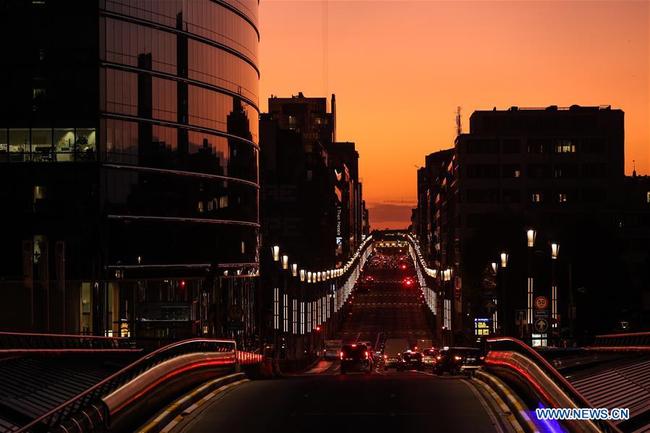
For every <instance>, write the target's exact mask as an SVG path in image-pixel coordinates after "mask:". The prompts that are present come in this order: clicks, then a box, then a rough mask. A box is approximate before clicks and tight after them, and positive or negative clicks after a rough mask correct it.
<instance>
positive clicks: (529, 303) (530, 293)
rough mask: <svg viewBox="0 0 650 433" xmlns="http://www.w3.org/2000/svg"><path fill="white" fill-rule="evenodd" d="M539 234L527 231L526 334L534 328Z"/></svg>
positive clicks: (532, 230)
mask: <svg viewBox="0 0 650 433" xmlns="http://www.w3.org/2000/svg"><path fill="white" fill-rule="evenodd" d="M536 237H537V232H536V231H535V230H534V229H528V230H527V231H526V240H527V245H528V280H527V287H526V332H527V333H530V332H531V329H532V326H533V297H534V290H535V287H534V280H533V250H534V247H535V238H536Z"/></svg>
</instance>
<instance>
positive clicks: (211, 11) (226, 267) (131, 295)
mask: <svg viewBox="0 0 650 433" xmlns="http://www.w3.org/2000/svg"><path fill="white" fill-rule="evenodd" d="M257 9H258V2H257V0H220V1H210V0H193V1H183V0H166V1H160V2H151V1H145V0H106V1H104V0H102V1H88V2H53V1H39V2H36V1H32V2H4V3H3V5H2V6H0V16H1V18H0V28H2V30H1V31H2V32H3V35H2V37H1V38H0V40H1V41H2V42H0V43H1V44H2V46H1V48H2V52H3V64H2V67H1V68H0V86H1V88H0V93H1V94H2V95H3V104H1V106H0V161H1V165H2V167H1V169H0V185H1V186H0V196H1V198H2V202H3V212H2V217H1V218H2V222H3V226H4V227H5V230H4V231H3V233H4V234H3V242H2V246H1V247H0V259H1V260H0V275H2V279H3V281H0V285H1V286H2V290H0V292H1V294H0V297H1V299H2V302H0V305H2V307H0V308H2V313H1V314H0V317H1V318H0V321H1V323H2V327H3V328H4V329H32V330H45V331H66V332H86V333H93V334H105V335H127V334H128V335H131V336H136V337H157V338H180V337H186V336H190V335H219V336H230V337H236V338H238V339H239V340H240V341H246V340H250V339H252V335H253V334H254V333H255V327H256V326H257V323H256V322H257V314H256V312H255V311H254V299H255V295H256V280H257V279H256V276H255V275H256V274H257V269H258V256H259V252H258V249H259V248H258V238H259V217H258V190H259V182H258V166H257V160H258V144H257V143H258V117H259V110H258V80H259V70H258V66H257V61H258V59H257V49H258V42H259V32H258V28H257V19H258V17H257ZM25 33H28V34H29V37H25V38H22V39H21V43H20V44H16V43H14V41H13V39H14V37H15V35H19V34H25ZM11 35H13V36H11ZM10 36H11V37H10Z"/></svg>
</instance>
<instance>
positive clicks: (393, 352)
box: [384, 338, 409, 368]
mask: <svg viewBox="0 0 650 433" xmlns="http://www.w3.org/2000/svg"><path fill="white" fill-rule="evenodd" d="M408 348H409V342H408V340H407V339H406V338H388V339H386V343H385V344H384V367H385V368H397V366H398V364H399V362H400V355H401V353H402V352H404V351H405V350H408Z"/></svg>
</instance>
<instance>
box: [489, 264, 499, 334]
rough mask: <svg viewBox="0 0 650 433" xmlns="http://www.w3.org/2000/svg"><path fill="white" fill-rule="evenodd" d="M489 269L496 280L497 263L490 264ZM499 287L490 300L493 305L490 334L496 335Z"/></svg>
mask: <svg viewBox="0 0 650 433" xmlns="http://www.w3.org/2000/svg"><path fill="white" fill-rule="evenodd" d="M490 268H491V269H492V274H493V275H494V278H495V280H496V279H497V278H498V271H499V265H498V264H497V262H492V263H490ZM498 290H499V287H497V288H496V290H495V291H494V297H493V298H492V303H493V304H494V311H492V332H493V333H495V334H497V333H498V331H499V294H498Z"/></svg>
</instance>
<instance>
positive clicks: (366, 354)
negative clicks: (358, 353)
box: [363, 350, 368, 359]
mask: <svg viewBox="0 0 650 433" xmlns="http://www.w3.org/2000/svg"><path fill="white" fill-rule="evenodd" d="M363 355H364V356H365V357H366V359H368V351H367V350H366V351H365V352H363Z"/></svg>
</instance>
